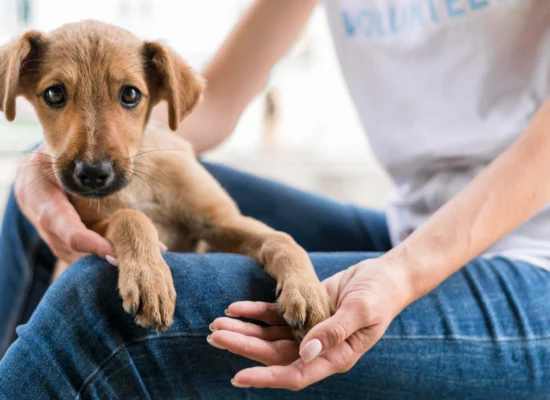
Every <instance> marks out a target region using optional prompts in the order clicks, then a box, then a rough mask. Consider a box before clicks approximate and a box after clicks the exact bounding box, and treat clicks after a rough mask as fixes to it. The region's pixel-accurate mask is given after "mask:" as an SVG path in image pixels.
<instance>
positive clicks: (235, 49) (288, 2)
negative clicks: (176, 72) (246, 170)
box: [154, 0, 317, 152]
mask: <svg viewBox="0 0 550 400" xmlns="http://www.w3.org/2000/svg"><path fill="white" fill-rule="evenodd" d="M316 3H317V1H316V0H300V1H296V0H277V1H273V0H256V1H255V2H254V4H253V5H252V6H251V7H250V9H249V10H248V11H247V12H246V14H245V15H244V16H243V18H242V19H241V20H240V22H239V23H238V24H237V26H236V27H235V29H234V30H233V31H232V32H231V34H230V35H229V36H228V37H227V39H226V40H225V42H224V44H223V45H222V46H221V48H220V49H219V50H218V51H217V53H216V54H215V55H214V57H213V58H212V60H211V61H210V62H209V64H208V65H207V66H206V68H205V69H204V71H203V72H202V75H203V77H204V78H205V79H206V82H207V85H206V90H205V93H204V96H203V101H202V103H201V105H199V107H198V108H197V109H196V110H195V111H194V112H193V113H192V114H191V115H190V116H189V117H188V118H187V119H186V120H185V121H183V123H182V124H181V125H180V128H179V129H178V132H177V133H178V134H180V135H181V136H183V137H185V138H186V139H187V140H189V141H190V142H191V143H193V145H194V147H195V150H196V151H198V152H201V151H203V150H206V149H209V148H212V147H214V146H216V145H217V144H219V143H221V142H222V141H223V140H224V139H225V138H226V137H227V136H229V135H230V134H231V132H232V131H233V130H234V128H235V126H236V124H237V122H238V120H239V118H240V116H241V114H242V113H243V111H244V109H245V108H246V106H247V105H248V104H249V103H250V101H251V100H252V99H253V98H254V97H255V96H256V95H257V94H258V93H260V91H261V90H262V89H263V87H264V86H265V84H266V82H267V79H268V75H269V71H270V70H271V68H272V67H273V66H274V65H275V63H277V61H278V60H279V59H280V58H281V57H283V56H284V54H285V53H286V52H287V51H288V50H289V48H290V47H291V45H292V44H293V42H294V41H295V40H296V38H297V36H298V34H299V33H300V30H301V29H302V28H303V26H304V25H305V23H306V21H307V19H308V17H309V15H310V14H311V12H312V10H313V8H314V7H315V4H316ZM154 116H155V117H157V118H159V119H162V120H164V119H166V113H164V112H163V110H162V108H160V109H159V110H155V113H154Z"/></svg>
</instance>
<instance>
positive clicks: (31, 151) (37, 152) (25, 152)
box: [23, 150, 57, 160]
mask: <svg viewBox="0 0 550 400" xmlns="http://www.w3.org/2000/svg"><path fill="white" fill-rule="evenodd" d="M29 153H34V154H40V155H43V156H47V157H50V158H53V159H54V160H57V157H54V156H52V155H51V154H48V153H43V152H41V151H33V150H27V151H24V152H23V154H29Z"/></svg>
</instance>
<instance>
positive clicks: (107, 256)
mask: <svg viewBox="0 0 550 400" xmlns="http://www.w3.org/2000/svg"><path fill="white" fill-rule="evenodd" d="M105 259H106V260H107V262H108V263H109V264H111V265H114V266H115V267H118V261H117V259H116V258H114V257H113V256H110V255H106V256H105Z"/></svg>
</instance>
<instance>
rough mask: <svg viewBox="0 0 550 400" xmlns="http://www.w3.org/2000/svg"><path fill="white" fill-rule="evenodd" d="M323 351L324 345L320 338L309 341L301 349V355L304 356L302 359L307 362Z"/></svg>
mask: <svg viewBox="0 0 550 400" xmlns="http://www.w3.org/2000/svg"><path fill="white" fill-rule="evenodd" d="M321 351H323V345H322V344H321V342H320V341H319V339H313V340H311V341H309V342H308V343H307V344H306V345H305V346H304V347H302V350H300V357H302V360H304V361H305V362H307V363H308V362H310V361H311V360H313V359H314V358H315V357H317V356H318V355H319V354H320V353H321Z"/></svg>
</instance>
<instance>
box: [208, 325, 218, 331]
mask: <svg viewBox="0 0 550 400" xmlns="http://www.w3.org/2000/svg"><path fill="white" fill-rule="evenodd" d="M208 329H210V332H214V331H215V330H216V328H214V324H210V325H208Z"/></svg>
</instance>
